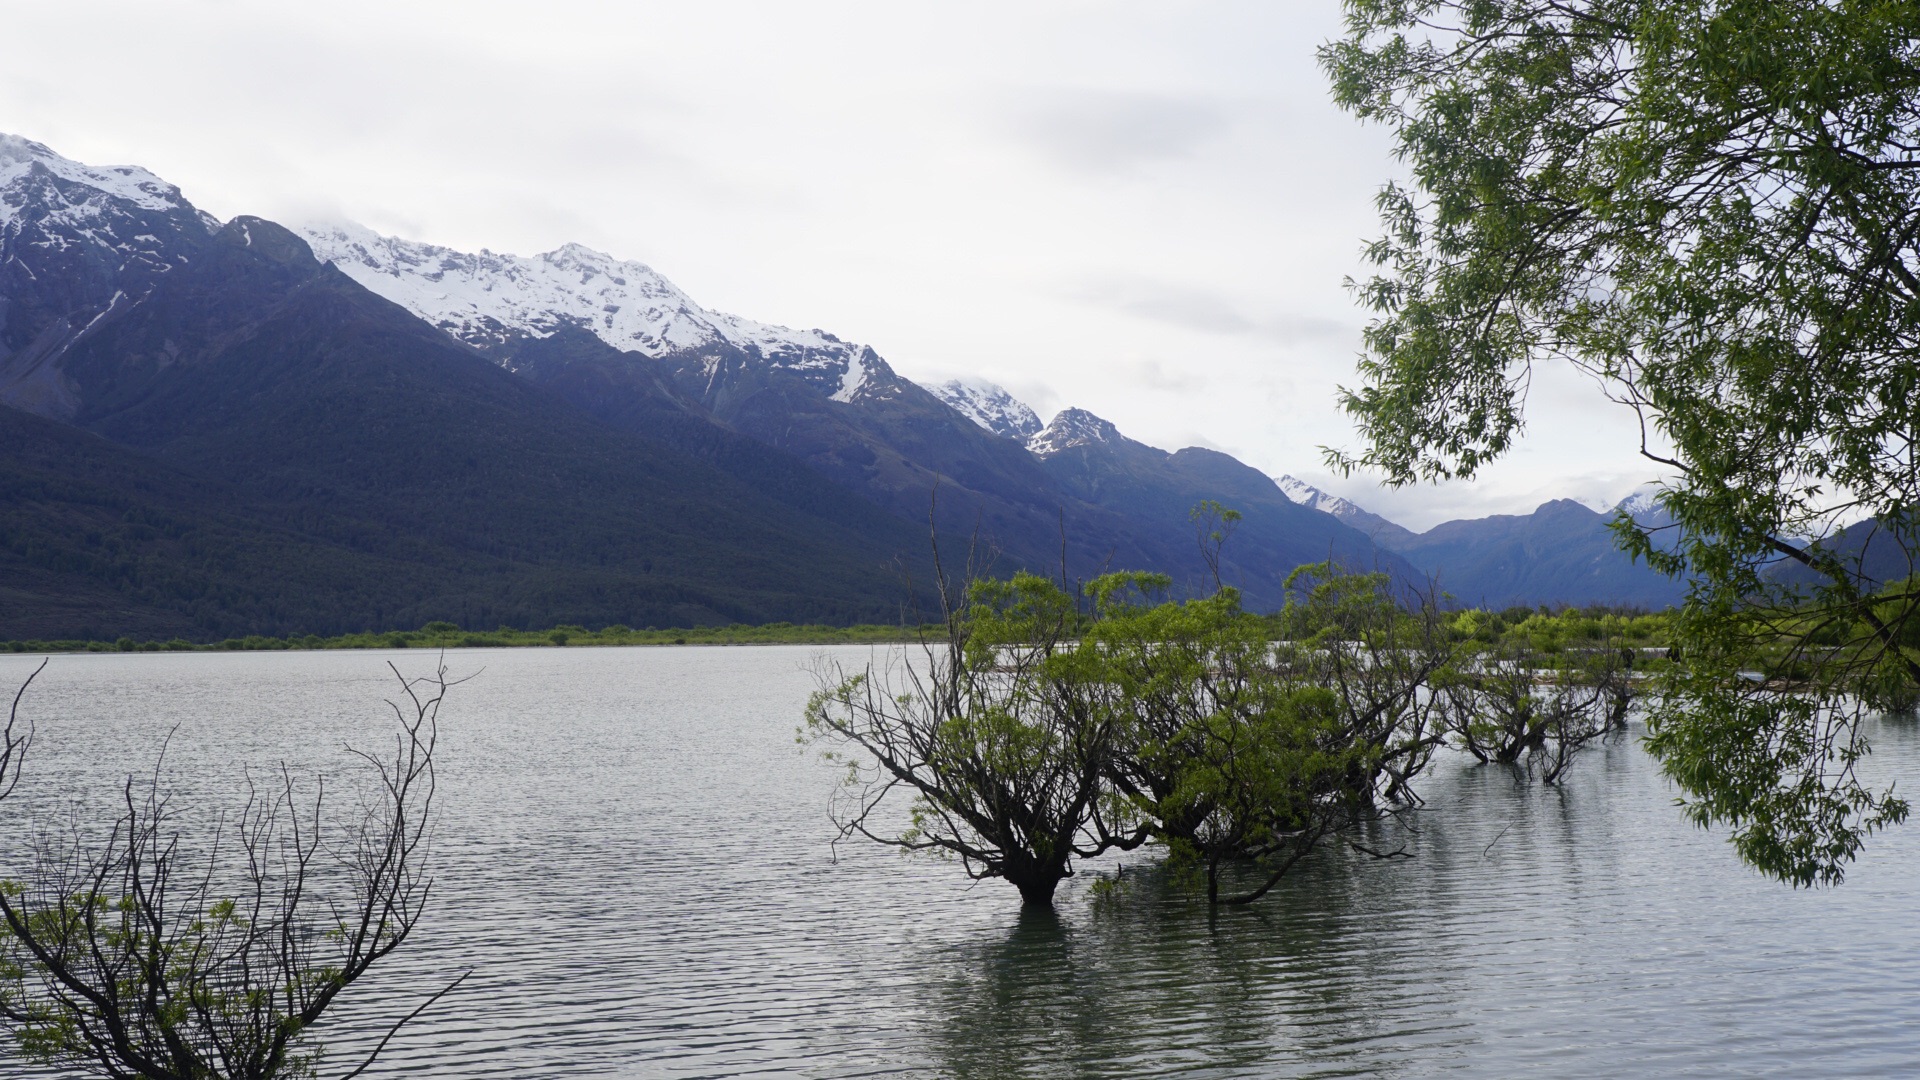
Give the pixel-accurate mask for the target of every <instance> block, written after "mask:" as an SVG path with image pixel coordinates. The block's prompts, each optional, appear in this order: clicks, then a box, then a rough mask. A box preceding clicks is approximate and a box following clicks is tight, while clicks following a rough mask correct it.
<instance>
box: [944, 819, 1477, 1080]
mask: <svg viewBox="0 0 1920 1080" xmlns="http://www.w3.org/2000/svg"><path fill="white" fill-rule="evenodd" d="M1399 869H1400V867H1399V866H1398V865H1383V864H1380V863H1378V862H1376V861H1375V860H1372V859H1368V858H1363V857H1362V858H1356V857H1353V856H1351V855H1339V854H1333V855H1329V856H1326V857H1322V858H1320V859H1319V860H1318V865H1315V866H1313V867H1312V868H1311V869H1310V870H1309V869H1306V868H1304V867H1303V869H1302V872H1300V873H1299V874H1298V875H1297V877H1290V878H1289V879H1288V880H1287V881H1286V882H1285V883H1283V886H1282V887H1281V888H1279V889H1276V890H1275V893H1274V894H1273V896H1272V897H1271V898H1270V900H1269V901H1267V902H1263V903H1262V904H1260V905H1258V906H1257V907H1254V908H1250V909H1231V910H1222V909H1214V908H1209V906H1208V905H1207V904H1206V903H1205V900H1204V898H1203V897H1201V896H1196V894H1195V891H1194V889H1193V888H1192V887H1191V885H1190V884H1182V883H1178V882H1174V881H1171V880H1169V879H1168V876H1167V874H1166V873H1165V872H1164V871H1162V870H1160V869H1159V868H1158V867H1157V866H1156V865H1153V864H1148V865H1147V866H1145V867H1138V866H1129V867H1128V868H1127V870H1126V872H1125V874H1124V877H1123V879H1122V887H1121V888H1119V889H1117V890H1116V891H1114V892H1113V893H1112V894H1110V895H1108V896H1105V897H1101V898H1099V899H1095V900H1092V901H1091V902H1089V903H1084V904H1076V905H1063V908H1062V910H1063V911H1064V912H1065V914H1055V913H1053V912H1022V913H1021V914H1020V915H1019V917H1018V918H1017V919H1016V920H1015V921H1014V923H1013V925H1012V927H1011V928H1010V929H1009V930H1008V931H1007V932H1006V934H1005V936H1004V937H1002V938H999V939H997V940H994V941H991V942H987V943H983V944H979V945H970V946H963V947H961V948H960V949H959V950H957V951H958V953H959V955H949V956H946V957H942V958H941V962H939V963H935V964H931V965H929V972H930V974H929V977H928V979H927V980H926V985H925V988H924V994H925V1002H924V1008H923V1009H921V1010H918V1011H919V1012H920V1013H921V1014H922V1015H924V1016H926V1017H929V1018H931V1027H930V1030H929V1031H928V1032H927V1033H926V1037H925V1045H926V1047H927V1050H928V1052H929V1054H930V1056H932V1057H933V1058H934V1059H935V1060H937V1061H939V1062H940V1063H941V1072H942V1074H943V1075H949V1076H954V1077H1003V1076H1023V1077H1025V1076H1031V1077H1048V1076H1076V1077H1078V1076H1116V1077H1118V1076H1141V1075H1150V1074H1164V1073H1169V1072H1192V1073H1196V1074H1201V1075H1211V1076H1240V1075H1245V1076H1255V1075H1258V1076H1274V1075H1315V1076H1317V1075H1327V1076H1333V1075H1344V1074H1351V1073H1355V1072H1377V1071H1378V1064H1379V1063H1378V1062H1376V1063H1374V1064H1371V1065H1367V1066H1366V1067H1364V1068H1361V1067H1359V1063H1358V1062H1357V1061H1356V1059H1355V1057H1354V1050H1355V1048H1356V1047H1357V1046H1359V1045H1361V1044H1379V1043H1381V1042H1382V1041H1383V1040H1384V1041H1386V1042H1390V1043H1393V1044H1395V1045H1398V1046H1402V1047H1405V1046H1407V1045H1409V1044H1411V1043H1414V1042H1424V1041H1431V1040H1432V1039H1435V1038H1437V1039H1439V1040H1440V1041H1449V1040H1448V1035H1449V1033H1455V1034H1456V1035H1457V1033H1456V1030H1455V1029H1457V1028H1459V1027H1460V1025H1461V1021H1460V1020H1459V1019H1458V1018H1457V1017H1458V1011H1457V1010H1454V1009H1450V1008H1445V1007H1442V1008H1439V1009H1435V1008H1434V1006H1435V1005H1436V1001H1435V994H1436V992H1441V991H1444V989H1445V980H1440V981H1439V983H1438V985H1436V982H1435V980H1434V979H1433V978H1432V975H1433V972H1432V968H1431V964H1430V957H1429V956H1428V955H1427V952H1426V950H1425V949H1424V948H1423V947H1422V946H1421V943H1420V941H1419V939H1418V937H1417V930H1418V923H1419V922H1420V917H1419V916H1418V915H1417V914H1415V910H1414V909H1401V910H1400V911H1398V912H1396V911H1394V910H1393V909H1395V908H1397V907H1399V906H1400V905H1398V904H1397V903H1396V902H1395V901H1394V899H1393V894H1394V893H1395V892H1396V890H1395V889H1394V888H1393V886H1392V885H1391V884H1390V879H1392V878H1395V877H1398V876H1403V875H1399V874H1398V873H1397V871H1398V870H1399ZM1416 891H1418V890H1416Z"/></svg>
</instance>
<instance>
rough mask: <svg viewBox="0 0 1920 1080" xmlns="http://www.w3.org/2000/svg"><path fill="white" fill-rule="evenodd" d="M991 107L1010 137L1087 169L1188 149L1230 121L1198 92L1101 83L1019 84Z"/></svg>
mask: <svg viewBox="0 0 1920 1080" xmlns="http://www.w3.org/2000/svg"><path fill="white" fill-rule="evenodd" d="M997 112H998V114H999V115H998V120H999V124H1000V127H1001V128H1002V129H1003V130H1004V131H1005V132H1006V134H1008V135H1010V136H1011V137H1012V138H1013V139H1014V140H1015V141H1017V142H1019V143H1021V144H1023V145H1024V146H1026V147H1027V148H1028V149H1030V150H1032V151H1035V152H1037V153H1038V154H1040V156H1042V157H1044V158H1046V159H1048V160H1049V161H1051V162H1053V163H1054V164H1056V165H1060V166H1063V167H1065V168H1068V169H1072V170H1074V171H1077V172H1092V173H1120V172H1126V171H1127V170H1129V169H1132V168H1133V167H1135V166H1137V165H1140V164H1143V163H1146V162H1152V161H1165V160H1171V159H1178V158H1185V157H1190V156H1192V155H1193V154H1194V152H1195V151H1197V150H1198V149H1199V148H1200V147H1201V146H1203V145H1204V144H1205V143H1206V142H1207V141H1208V140H1210V139H1212V138H1213V137H1214V136H1216V135H1218V134H1220V133H1221V132H1222V131H1224V130H1225V129H1226V127H1227V124H1228V115H1227V112H1226V110H1224V109H1222V108H1221V107H1220V106H1219V105H1217V104H1215V103H1213V102H1211V101H1208V100H1205V99H1202V98H1191V97H1171V96H1164V95H1157V94H1138V93H1116V92H1112V91H1100V90H1069V89H1060V88H1047V89H1035V90H1028V91H1023V92H1021V93H1019V94H1017V95H1010V96H1008V97H1007V98H1006V99H1004V100H1003V101H1001V102H1000V104H999V107H998V110H997Z"/></svg>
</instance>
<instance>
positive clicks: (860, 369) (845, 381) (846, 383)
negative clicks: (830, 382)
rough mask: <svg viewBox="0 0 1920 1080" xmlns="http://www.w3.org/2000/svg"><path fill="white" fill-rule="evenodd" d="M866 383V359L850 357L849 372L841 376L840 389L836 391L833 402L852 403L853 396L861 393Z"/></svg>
mask: <svg viewBox="0 0 1920 1080" xmlns="http://www.w3.org/2000/svg"><path fill="white" fill-rule="evenodd" d="M866 381H867V365H866V361H865V359H864V358H862V357H859V356H850V357H848V358H847V370H846V371H845V372H844V373H843V374H842V375H841V376H840V389H838V390H836V391H834V393H833V400H835V401H852V400H853V395H854V394H855V393H856V392H858V391H859V389H860V387H861V386H863V385H865V383H866Z"/></svg>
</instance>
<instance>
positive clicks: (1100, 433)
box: [1027, 409, 1121, 458]
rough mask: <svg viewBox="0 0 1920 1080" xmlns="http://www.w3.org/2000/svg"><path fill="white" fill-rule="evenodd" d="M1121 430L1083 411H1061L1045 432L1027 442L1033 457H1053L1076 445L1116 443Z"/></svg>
mask: <svg viewBox="0 0 1920 1080" xmlns="http://www.w3.org/2000/svg"><path fill="white" fill-rule="evenodd" d="M1120 439H1121V435H1120V430H1119V429H1118V428H1116V427H1114V426H1113V425H1112V424H1111V423H1108V422H1107V421H1105V420H1102V419H1101V418H1099V417H1098V416H1095V415H1093V414H1092V413H1090V412H1088V411H1087V410H1085V409H1063V410H1061V412H1060V414H1059V415H1058V416H1055V417H1054V418H1053V422H1052V423H1050V424H1048V425H1047V426H1046V428H1045V429H1043V430H1042V431H1040V432H1039V433H1038V434H1036V435H1034V436H1033V437H1032V438H1031V439H1028V440H1027V450H1028V451H1029V452H1030V453H1032V454H1033V455H1034V456H1035V457H1042V458H1046V457H1052V456H1053V455H1055V454H1058V453H1060V452H1061V451H1062V450H1071V449H1073V448H1074V447H1076V446H1095V445H1099V444H1101V443H1109V442H1119V441H1120Z"/></svg>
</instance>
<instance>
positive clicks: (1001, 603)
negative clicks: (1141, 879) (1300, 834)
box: [806, 574, 1146, 907]
mask: <svg viewBox="0 0 1920 1080" xmlns="http://www.w3.org/2000/svg"><path fill="white" fill-rule="evenodd" d="M946 625H947V629H948V633H947V636H946V637H945V638H944V639H942V640H939V641H934V642H929V643H927V646H926V648H925V650H924V653H923V655H922V657H921V658H920V662H918V663H907V662H904V661H903V662H901V663H900V664H898V665H897V666H895V667H894V668H892V669H885V670H880V671H875V670H872V669H868V670H866V671H862V672H857V673H848V672H845V671H841V670H839V669H832V670H829V671H825V672H822V678H823V682H824V683H825V685H824V686H823V687H822V688H821V689H820V690H819V691H818V692H816V693H815V694H814V695H813V698H812V699H811V700H810V701H809V702H808V704H807V713H806V724H807V727H806V733H807V735H808V736H809V737H811V738H813V739H815V740H821V741H826V742H828V743H832V744H835V745H839V746H844V747H845V748H846V750H838V751H830V752H829V753H830V756H833V757H835V758H836V759H837V760H839V761H841V762H842V763H843V764H845V765H846V767H847V769H848V778H847V783H846V784H845V785H844V786H843V787H842V788H841V792H840V798H839V800H838V801H837V802H836V803H835V811H834V812H835V819H836V821H837V822H838V824H839V826H840V831H841V835H842V836H843V837H845V836H861V837H864V838H866V839H869V840H874V841H877V842H880V843H883V844H888V845H891V846H894V847H898V848H901V849H903V850H906V851H930V852H939V853H942V854H945V855H949V856H952V857H954V858H957V859H958V860H959V861H960V863H961V865H962V866H963V867H964V868H965V870H966V872H967V874H968V875H969V876H971V877H974V878H1001V879H1004V880H1006V881H1007V882H1009V883H1010V884H1012V885H1013V886H1014V887H1015V888H1017V889H1019V890H1020V897H1021V899H1022V900H1023V901H1024V902H1025V903H1027V904H1029V905H1032V906H1040V907H1044V906H1048V905H1051V904H1052V902H1053V894H1054V890H1055V889H1056V888H1057V887H1058V886H1059V884H1060V881H1061V880H1062V879H1064V878H1066V877H1068V876H1069V875H1071V874H1072V873H1073V860H1074V859H1075V858H1091V857H1093V856H1096V855H1099V854H1101V853H1102V852H1105V851H1109V850H1112V849H1114V848H1123V849H1124V848H1130V847H1137V846H1138V845H1139V844H1141V843H1142V842H1144V841H1145V839H1146V834H1145V832H1144V831H1143V830H1140V829H1137V828H1134V829H1129V828H1127V827H1126V826H1125V825H1124V824H1123V823H1118V822H1115V821H1113V820H1112V818H1111V816H1110V811H1111V810H1112V809H1113V807H1112V805H1111V803H1110V801H1109V800H1108V798H1107V796H1108V788H1107V785H1106V783H1105V773H1104V770H1105V768H1106V765H1107V762H1108V759H1109V757H1110V755H1111V753H1112V750H1113V746H1114V740H1115V738H1116V736H1117V735H1118V730H1117V723H1118V717H1119V713H1118V711H1117V710H1116V709H1115V708H1114V707H1113V702H1112V697H1113V687H1112V686H1111V684H1110V683H1109V682H1108V681H1107V680H1106V679H1105V678H1104V671H1103V669H1102V665H1101V663H1100V658H1099V656H1098V652H1097V650H1095V649H1094V648H1092V647H1091V646H1090V645H1089V644H1087V643H1085V642H1082V641H1081V640H1080V635H1079V631H1080V612H1079V608H1078V605H1077V603H1076V601H1075V598H1074V597H1073V596H1072V595H1071V594H1069V593H1068V592H1066V590H1064V589H1063V588H1061V587H1060V586H1059V585H1057V584H1055V583H1054V582H1052V581H1049V580H1048V579H1046V578H1042V577H1037V576H1035V575H1032V574H1019V575H1015V576H1014V577H1013V578H1012V579H1011V580H1009V581H990V580H989V581H977V582H974V583H973V584H972V586H971V587H970V589H969V590H968V593H967V597H966V603H965V604H964V605H959V604H951V605H949V609H948V611H947V612H946ZM848 751H851V752H848ZM896 794H900V795H905V796H907V798H908V801H909V804H910V805H909V807H908V808H907V815H908V816H907V818H906V820H905V821H904V822H903V821H902V820H901V819H900V818H899V817H897V816H889V810H887V809H883V808H885V807H887V806H888V804H889V801H890V797H892V796H895V795H896ZM894 809H896V810H897V809H898V808H897V807H895V808H894Z"/></svg>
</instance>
